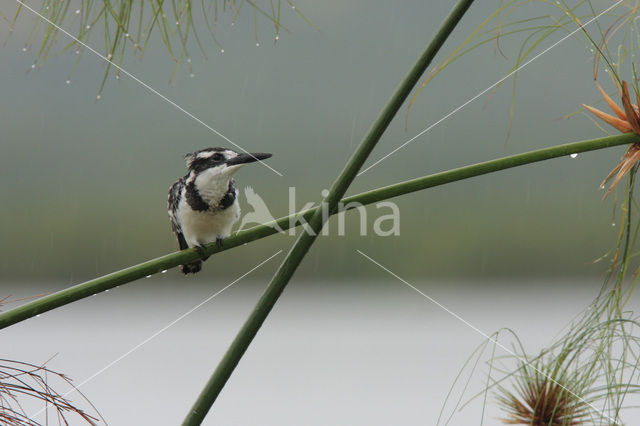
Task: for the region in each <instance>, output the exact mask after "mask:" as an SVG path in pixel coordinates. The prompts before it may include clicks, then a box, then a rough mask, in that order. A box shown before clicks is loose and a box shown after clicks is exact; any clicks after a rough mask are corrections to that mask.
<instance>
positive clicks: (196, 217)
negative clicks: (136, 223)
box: [167, 147, 271, 275]
mask: <svg viewBox="0 0 640 426" xmlns="http://www.w3.org/2000/svg"><path fill="white" fill-rule="evenodd" d="M269 157H271V154H267V153H241V152H236V151H234V150H232V149H228V148H220V147H216V148H205V149H201V150H198V151H194V152H191V153H189V154H186V155H185V156H184V158H185V160H186V163H187V174H186V175H184V176H183V177H181V178H180V179H178V180H177V181H176V182H175V183H174V184H173V185H171V188H170V189H169V198H168V202H167V210H168V212H169V220H170V221H171V230H172V231H173V233H174V234H175V236H176V238H177V239H178V245H179V247H180V250H184V249H186V248H190V247H193V248H195V249H196V250H197V251H198V253H200V255H204V246H205V244H208V243H212V242H214V241H215V242H216V244H217V245H218V246H219V247H221V246H222V242H223V240H224V239H225V238H226V237H228V236H229V235H231V228H232V226H233V224H234V223H235V222H236V221H237V220H238V218H239V217H240V205H239V203H238V191H237V189H236V186H235V180H234V179H233V175H234V174H235V173H236V172H237V171H238V169H240V168H241V167H242V166H244V165H245V164H248V163H253V162H255V161H262V160H266V159H267V158H269ZM207 258H208V256H207V257H203V258H202V259H198V260H195V261H193V262H190V263H187V264H184V265H181V266H180V269H181V271H182V273H184V274H185V275H187V274H190V273H191V274H195V273H197V272H199V271H200V270H201V269H202V262H203V261H204V260H207Z"/></svg>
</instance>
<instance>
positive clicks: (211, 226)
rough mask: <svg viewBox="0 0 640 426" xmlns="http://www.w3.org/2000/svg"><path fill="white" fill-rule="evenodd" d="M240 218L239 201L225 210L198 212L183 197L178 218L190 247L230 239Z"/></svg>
mask: <svg viewBox="0 0 640 426" xmlns="http://www.w3.org/2000/svg"><path fill="white" fill-rule="evenodd" d="M225 192H226V191H225ZM239 217H240V205H239V203H238V202H237V200H236V202H234V203H233V204H232V205H231V206H229V207H228V208H226V209H224V210H215V211H196V210H193V209H192V208H191V207H190V206H189V203H187V200H186V197H184V196H183V197H181V200H180V204H179V205H178V211H177V218H178V221H179V222H180V226H181V228H182V233H183V234H184V238H185V240H186V241H187V244H188V245H189V247H193V246H196V245H202V244H207V243H212V242H214V241H216V239H217V238H226V237H228V236H229V235H231V228H232V227H233V224H234V223H235V222H236V221H237V220H238V218H239Z"/></svg>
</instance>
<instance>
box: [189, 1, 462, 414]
mask: <svg viewBox="0 0 640 426" xmlns="http://www.w3.org/2000/svg"><path fill="white" fill-rule="evenodd" d="M472 3H473V0H459V1H458V2H457V4H456V5H455V6H454V8H453V10H452V11H451V12H450V13H449V16H447V18H446V19H445V20H444V22H443V23H442V25H441V26H440V28H439V30H438V32H437V33H436V34H435V36H434V37H433V38H432V40H431V42H429V44H428V46H427V48H426V49H425V51H424V52H423V53H422V55H420V57H419V58H418V60H417V61H416V63H415V64H414V65H413V67H412V68H411V70H409V72H408V73H407V75H406V76H405V78H404V79H403V80H402V82H401V83H400V85H399V86H398V88H397V89H396V90H395V92H394V93H393V95H392V96H391V98H390V99H389V101H388V102H387V104H386V105H385V106H384V108H383V109H382V111H381V113H380V115H379V116H378V118H377V119H376V120H375V122H374V123H373V125H372V126H371V128H370V129H369V131H368V132H367V134H366V135H365V137H364V138H363V139H362V141H361V142H360V144H359V145H358V148H356V150H355V152H354V153H353V155H352V156H351V158H349V161H348V162H347V165H346V166H345V168H344V169H343V170H342V172H341V173H340V175H339V176H338V178H337V179H336V180H335V182H334V183H333V185H332V186H331V188H330V189H329V194H328V195H327V196H326V197H325V199H324V200H323V201H322V203H323V204H324V205H325V206H326V209H327V210H326V211H328V212H329V213H333V212H335V211H336V210H337V208H338V202H339V201H340V199H341V198H342V196H343V195H344V194H345V192H346V191H347V189H348V188H349V185H351V182H353V180H354V179H355V178H356V176H357V174H358V171H359V170H360V168H361V167H362V165H363V164H364V162H365V161H366V160H367V158H368V157H369V154H370V153H371V151H372V150H373V148H374V147H375V146H376V144H377V143H378V141H379V140H380V137H382V134H383V133H384V131H385V130H386V129H387V127H388V126H389V123H390V122H391V120H392V119H393V117H395V115H396V114H397V112H398V110H399V109H400V107H401V106H402V104H403V103H404V101H405V100H406V99H407V96H409V93H411V90H412V89H413V87H414V86H415V85H416V83H417V82H418V81H419V79H420V77H421V76H422V74H423V73H424V72H425V70H426V69H427V67H428V66H429V64H430V63H431V61H432V60H433V58H434V57H435V55H436V53H437V52H438V51H439V50H440V48H441V47H442V45H443V44H444V42H445V40H446V39H447V38H448V37H449V35H450V34H451V32H452V31H453V29H454V28H455V27H456V25H457V24H458V22H460V20H461V19H462V17H463V16H464V14H465V12H466V11H467V10H468V9H469V7H470V6H471V4H472ZM323 207H324V206H323ZM327 220H328V217H326V215H325V214H323V212H322V209H318V210H316V211H315V212H314V213H313V215H312V216H311V219H309V221H308V224H309V227H310V228H311V230H312V232H303V233H301V234H300V236H299V237H298V239H297V240H296V242H295V244H294V245H293V247H292V249H291V250H290V251H289V253H287V256H286V257H285V259H284V261H283V262H282V264H281V265H280V267H279V268H278V270H277V271H276V273H275V275H274V276H273V278H272V279H271V282H270V283H269V285H268V286H267V288H266V290H265V292H264V294H263V295H262V297H261V298H260V300H259V301H258V303H257V304H256V306H255V308H254V310H253V311H252V312H251V314H250V315H249V317H248V318H247V320H246V322H245V323H244V325H243V326H242V328H241V329H240V331H239V332H238V334H237V336H236V338H235V339H234V340H233V342H232V343H231V345H230V346H229V348H228V349H227V352H226V353H225V354H224V356H223V357H222V360H221V361H220V363H219V364H218V367H217V368H216V370H215V371H214V372H213V375H212V376H211V378H210V379H209V381H208V382H207V384H206V385H205V387H204V389H203V390H202V392H201V393H200V395H199V396H198V399H197V400H196V401H195V403H194V404H193V407H191V410H190V411H189V413H188V414H187V416H186V418H185V420H184V422H183V425H187V426H188V425H199V424H200V423H202V420H203V419H204V418H205V416H206V415H207V413H208V412H209V410H210V409H211V406H212V405H213V403H214V401H215V400H216V398H217V397H218V395H219V394H220V391H221V390H222V388H223V387H224V385H225V383H226V382H227V380H228V379H229V377H230V376H231V373H232V372H233V370H234V369H235V367H236V366H237V365H238V362H240V359H241V358H242V355H243V354H244V352H245V351H246V350H247V348H248V347H249V345H250V344H251V341H252V340H253V338H254V337H255V336H256V334H257V333H258V330H259V329H260V327H261V326H262V323H263V322H264V320H265V319H266V318H267V316H268V315H269V312H271V309H272V308H273V306H274V305H275V303H276V301H277V300H278V298H279V297H280V295H281V294H282V291H283V290H284V288H285V287H286V285H287V283H288V282H289V280H290V279H291V277H292V276H293V274H294V272H295V271H296V269H297V268H298V265H300V262H302V259H303V258H304V257H305V255H306V254H307V252H308V251H309V248H310V247H311V245H312V244H313V243H314V241H315V240H316V238H317V234H318V232H320V230H321V229H322V227H323V225H324V223H325V221H327Z"/></svg>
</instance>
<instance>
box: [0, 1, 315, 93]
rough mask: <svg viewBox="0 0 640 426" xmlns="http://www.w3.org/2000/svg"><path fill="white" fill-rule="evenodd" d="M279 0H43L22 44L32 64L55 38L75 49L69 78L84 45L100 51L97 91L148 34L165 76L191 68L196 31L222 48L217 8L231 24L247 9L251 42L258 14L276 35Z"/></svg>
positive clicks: (139, 52) (139, 50)
mask: <svg viewBox="0 0 640 426" xmlns="http://www.w3.org/2000/svg"><path fill="white" fill-rule="evenodd" d="M282 1H283V0H269V2H266V1H264V3H265V5H261V4H259V3H258V2H257V1H254V0H230V1H218V0H200V1H192V0H170V1H165V0H151V1H135V0H82V3H81V6H80V7H73V6H72V4H75V2H72V1H71V0H43V1H42V2H41V5H40V7H39V9H38V13H39V14H40V15H41V16H42V17H44V18H45V20H38V21H37V23H36V24H35V25H34V26H33V28H32V30H31V34H30V36H29V39H28V42H27V46H25V49H28V48H33V47H35V48H37V53H36V57H35V59H34V64H33V66H34V68H38V67H41V66H42V65H43V63H44V62H45V61H46V59H47V58H48V57H49V56H50V55H51V53H52V49H53V47H54V46H55V45H56V44H57V43H59V42H62V43H64V47H63V51H68V50H74V51H75V52H76V53H77V55H78V58H77V60H76V64H75V66H74V67H73V70H72V71H71V74H70V76H69V78H71V75H73V72H74V70H75V68H76V67H77V65H78V63H79V61H80V59H81V58H82V56H83V55H84V53H85V51H86V46H85V45H88V46H91V47H92V48H95V49H96V50H97V51H100V52H101V54H102V56H103V57H104V59H106V60H107V63H106V69H105V72H104V75H103V78H102V82H101V84H100V89H99V90H98V96H100V94H101V93H102V90H103V89H104V85H105V83H106V81H107V78H108V77H109V75H110V74H111V73H112V72H113V73H115V76H116V78H119V68H120V67H121V66H122V64H123V61H124V60H125V58H127V57H130V56H133V57H138V58H139V59H142V57H143V56H144V52H145V50H146V48H147V46H148V44H149V40H150V39H151V37H152V34H153V35H154V36H155V37H160V38H161V40H162V43H163V44H164V46H165V48H166V51H167V53H168V54H169V56H170V57H171V59H172V60H173V61H174V63H175V67H174V69H173V72H172V74H171V80H173V78H174V76H175V74H176V72H177V70H178V69H179V67H180V66H181V65H183V64H184V63H186V64H187V66H188V67H189V72H191V59H190V51H191V49H192V48H194V49H198V50H199V51H200V52H201V53H202V55H203V56H204V57H207V49H205V47H204V46H203V42H202V40H203V38H202V35H201V34H202V33H207V35H208V36H209V37H210V38H211V39H212V40H213V42H214V43H215V45H216V46H217V47H218V50H220V51H221V52H224V49H223V46H222V44H221V43H220V41H219V40H218V38H217V37H216V33H217V32H218V31H219V28H218V25H217V23H218V20H219V19H220V17H221V15H223V14H226V15H230V17H231V19H232V25H233V24H234V23H235V22H236V21H237V20H238V18H239V16H240V14H241V13H242V12H253V21H254V32H255V35H256V42H257V40H258V22H259V18H261V19H266V20H267V21H268V22H269V24H270V25H273V28H274V33H275V39H276V40H277V39H278V38H279V34H280V32H281V31H282V30H284V31H286V27H284V26H283V25H282V23H281V22H280V19H281V18H280V15H281V8H282V7H283V5H282ZM245 3H246V5H245ZM286 5H287V6H288V7H291V8H292V9H293V10H295V12H296V13H297V14H298V15H299V16H301V17H302V18H303V19H305V20H306V21H307V22H308V23H309V24H310V25H312V26H313V24H312V23H311V22H310V21H309V20H308V19H307V17H306V16H304V15H303V14H302V12H301V11H300V10H299V9H298V8H297V7H296V6H295V5H294V4H293V2H292V1H291V0H286ZM25 7H26V5H24V4H23V3H22V1H19V2H18V9H17V11H16V13H15V15H14V16H13V19H12V20H11V28H10V29H9V34H11V32H13V30H14V27H15V24H16V20H17V19H18V16H19V15H20V13H21V12H22V11H23V9H24V8H25ZM60 28H62V29H64V30H65V31H67V32H70V33H73V35H74V37H75V38H76V40H66V37H65V36H64V35H63V34H61V31H60ZM95 31H99V32H100V35H101V36H102V37H94V38H97V40H91V36H92V35H93V34H94V33H95ZM92 41H94V42H96V43H100V44H102V47H101V48H99V47H97V46H95V47H94V46H92V44H93V43H92Z"/></svg>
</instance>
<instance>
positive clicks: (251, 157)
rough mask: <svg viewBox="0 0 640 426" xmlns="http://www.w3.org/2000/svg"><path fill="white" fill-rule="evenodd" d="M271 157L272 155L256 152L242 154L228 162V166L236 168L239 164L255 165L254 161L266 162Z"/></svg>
mask: <svg viewBox="0 0 640 426" xmlns="http://www.w3.org/2000/svg"><path fill="white" fill-rule="evenodd" d="M269 157H271V154H267V153H265V152H254V153H251V154H249V153H246V154H245V153H242V154H238V155H236V156H235V157H233V158H230V159H229V160H227V166H236V165H238V164H247V163H253V162H254V161H259V160H266V159H267V158H269Z"/></svg>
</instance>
